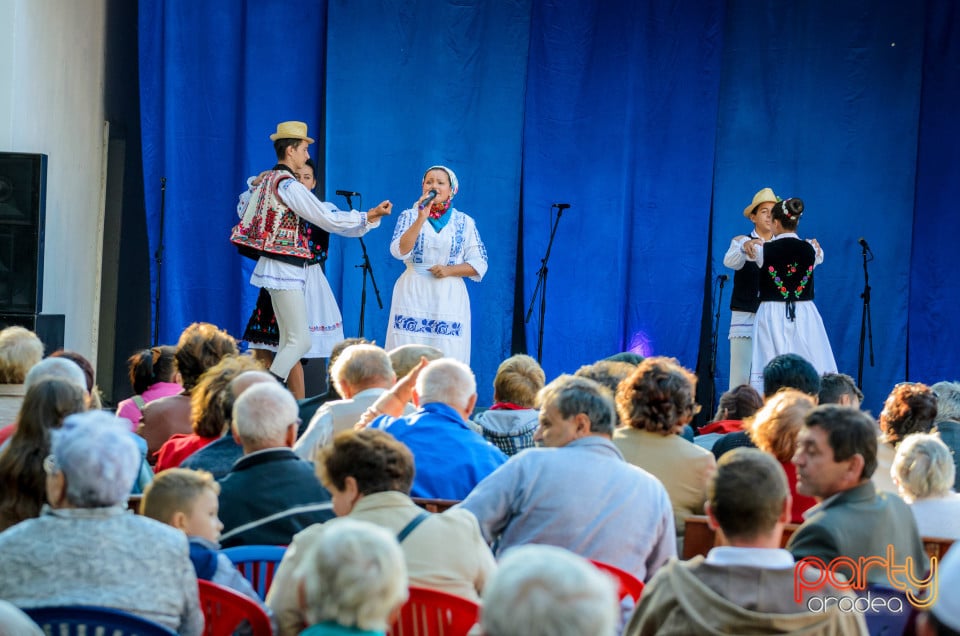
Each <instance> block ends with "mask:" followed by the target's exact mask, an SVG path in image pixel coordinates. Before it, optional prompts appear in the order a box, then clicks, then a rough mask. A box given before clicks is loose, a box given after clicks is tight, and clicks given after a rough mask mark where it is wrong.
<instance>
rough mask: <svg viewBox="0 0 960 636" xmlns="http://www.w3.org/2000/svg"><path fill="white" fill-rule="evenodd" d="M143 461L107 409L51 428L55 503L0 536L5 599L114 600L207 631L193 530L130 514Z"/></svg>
mask: <svg viewBox="0 0 960 636" xmlns="http://www.w3.org/2000/svg"><path fill="white" fill-rule="evenodd" d="M139 465H140V452H139V450H138V449H137V446H136V444H135V443H134V441H133V439H132V438H131V436H130V433H129V430H128V429H127V427H126V426H125V424H124V423H122V420H120V419H118V418H116V417H114V416H112V415H108V414H107V413H104V412H102V411H91V412H88V413H79V414H75V415H71V416H69V417H67V419H66V420H65V421H64V423H63V427H62V428H60V429H58V430H54V431H52V432H51V454H50V455H49V456H47V458H46V459H45V460H44V469H45V470H46V473H47V482H46V491H47V500H48V501H49V504H50V505H49V507H45V508H44V509H43V511H42V512H41V514H40V516H39V517H38V518H36V519H28V520H26V521H23V522H21V523H19V524H17V525H16V526H13V527H12V528H9V529H7V530H5V531H3V532H2V533H0V554H3V558H2V559H0V598H3V599H6V600H8V601H10V602H11V603H14V604H15V605H18V606H20V607H44V606H56V605H99V606H105V607H111V608H114V609H118V610H122V611H126V612H131V613H133V614H137V615H140V616H142V617H144V618H146V619H148V620H151V621H154V622H156V623H160V624H161V625H164V626H166V627H168V628H169V629H172V630H176V631H177V632H178V633H180V634H184V635H187V636H193V635H199V634H201V633H202V632H203V616H202V615H201V613H200V607H199V602H198V600H197V594H198V592H197V577H196V574H195V573H194V570H193V566H192V565H191V564H190V558H189V555H188V549H187V539H186V537H185V536H184V535H183V533H182V532H178V531H177V530H174V529H173V528H170V527H169V526H166V525H164V524H162V523H158V522H156V521H154V520H153V519H147V518H146V517H143V516H140V515H133V514H129V512H128V511H127V498H128V497H129V495H130V487H131V485H132V484H133V482H134V479H135V478H136V476H137V470H138V467H139Z"/></svg>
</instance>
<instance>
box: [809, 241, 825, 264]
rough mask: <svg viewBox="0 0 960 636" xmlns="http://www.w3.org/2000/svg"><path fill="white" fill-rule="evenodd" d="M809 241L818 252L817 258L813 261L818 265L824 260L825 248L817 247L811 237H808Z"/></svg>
mask: <svg viewBox="0 0 960 636" xmlns="http://www.w3.org/2000/svg"><path fill="white" fill-rule="evenodd" d="M807 243H809V244H810V245H813V249H814V251H815V252H816V253H817V256H816V258H815V259H814V261H813V266H814V267H816V266H817V265H819V264H820V263H822V262H823V248H822V247H817V246H816V245H814V243H813V241H812V240H810V239H807Z"/></svg>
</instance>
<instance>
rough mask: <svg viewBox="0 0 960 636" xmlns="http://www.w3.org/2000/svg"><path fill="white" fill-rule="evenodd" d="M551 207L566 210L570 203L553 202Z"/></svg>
mask: <svg viewBox="0 0 960 636" xmlns="http://www.w3.org/2000/svg"><path fill="white" fill-rule="evenodd" d="M553 207H555V208H557V209H558V210H566V209H567V208H569V207H570V204H569V203H554V204H553Z"/></svg>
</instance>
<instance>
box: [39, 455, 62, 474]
mask: <svg viewBox="0 0 960 636" xmlns="http://www.w3.org/2000/svg"><path fill="white" fill-rule="evenodd" d="M43 472H45V473H47V474H48V475H56V474H57V473H59V472H60V467H59V466H57V458H56V457H54V456H53V455H47V456H46V457H44V458H43Z"/></svg>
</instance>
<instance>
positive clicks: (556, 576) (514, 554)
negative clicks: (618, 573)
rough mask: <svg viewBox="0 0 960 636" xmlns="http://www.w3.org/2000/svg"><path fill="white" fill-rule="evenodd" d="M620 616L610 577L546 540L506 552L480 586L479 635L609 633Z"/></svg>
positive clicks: (598, 635) (605, 635) (597, 635)
mask: <svg viewBox="0 0 960 636" xmlns="http://www.w3.org/2000/svg"><path fill="white" fill-rule="evenodd" d="M618 619H619V608H618V605H617V593H616V586H615V585H614V582H613V579H612V578H610V577H609V576H607V575H606V574H604V573H603V572H601V571H600V570H598V569H597V568H596V567H594V566H593V565H592V564H591V563H590V562H589V561H587V560H586V559H584V558H583V557H580V556H577V555H576V554H574V553H572V552H570V551H568V550H564V549H563V548H558V547H555V546H550V545H522V546H519V547H516V548H511V549H510V550H508V551H507V552H506V554H505V555H504V557H503V559H501V560H500V565H499V567H498V568H497V571H496V573H495V574H494V575H493V577H492V578H491V579H490V582H489V583H487V586H486V588H484V590H483V610H482V612H481V614H480V626H481V628H482V629H483V631H482V634H483V635H484V636H581V635H584V634H590V635H591V636H610V635H612V634H614V633H616V629H617V627H618Z"/></svg>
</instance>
